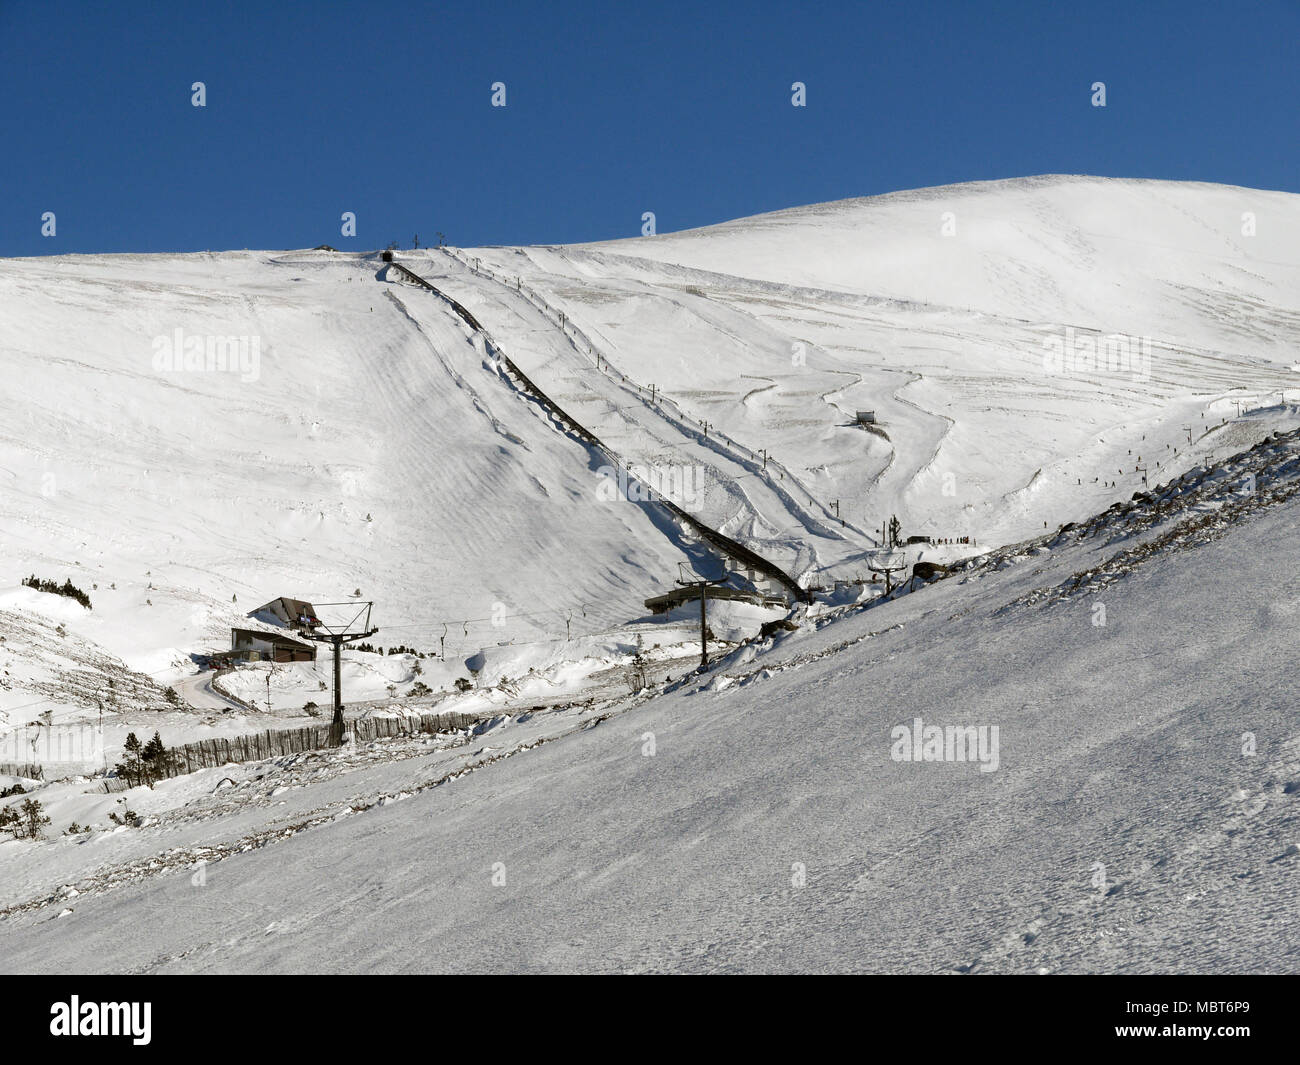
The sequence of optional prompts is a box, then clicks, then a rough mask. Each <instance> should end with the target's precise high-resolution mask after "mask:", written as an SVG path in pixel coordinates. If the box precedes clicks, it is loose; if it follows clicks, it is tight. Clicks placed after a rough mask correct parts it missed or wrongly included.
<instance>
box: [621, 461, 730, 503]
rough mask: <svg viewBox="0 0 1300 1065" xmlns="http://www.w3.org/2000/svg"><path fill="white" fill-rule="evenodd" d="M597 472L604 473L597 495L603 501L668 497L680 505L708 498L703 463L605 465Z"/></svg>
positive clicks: (632, 500)
mask: <svg viewBox="0 0 1300 1065" xmlns="http://www.w3.org/2000/svg"><path fill="white" fill-rule="evenodd" d="M596 473H597V474H598V475H599V476H600V480H599V482H598V483H597V485H596V498H597V499H599V500H600V501H601V502H603V503H612V502H613V501H614V500H616V499H626V500H628V501H629V502H632V503H644V502H647V501H649V500H652V499H667V500H668V501H669V502H672V503H676V504H677V505H678V506H695V505H698V504H699V503H700V501H701V500H702V499H703V498H704V467H703V466H638V465H636V464H633V465H631V466H628V467H619V468H618V469H615V468H614V467H613V466H602V467H600V469H598V470H597V471H596Z"/></svg>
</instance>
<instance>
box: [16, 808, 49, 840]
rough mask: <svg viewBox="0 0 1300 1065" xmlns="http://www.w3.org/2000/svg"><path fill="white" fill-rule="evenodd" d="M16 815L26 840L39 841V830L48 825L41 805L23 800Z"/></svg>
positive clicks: (47, 819)
mask: <svg viewBox="0 0 1300 1065" xmlns="http://www.w3.org/2000/svg"><path fill="white" fill-rule="evenodd" d="M18 814H19V820H20V821H21V822H22V831H23V835H25V836H26V837H27V838H28V839H40V838H41V829H43V828H44V827H45V826H46V825H48V824H49V823H50V819H49V818H48V817H46V816H45V811H44V810H43V809H42V808H41V804H40V803H39V802H38V801H37V800H36V799H24V800H23V804H22V806H20V807H19V808H18Z"/></svg>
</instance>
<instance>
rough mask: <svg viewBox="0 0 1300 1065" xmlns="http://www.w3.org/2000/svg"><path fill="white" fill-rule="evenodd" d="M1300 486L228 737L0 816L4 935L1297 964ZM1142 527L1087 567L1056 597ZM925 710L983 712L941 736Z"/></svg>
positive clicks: (82, 952)
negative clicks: (653, 642)
mask: <svg viewBox="0 0 1300 1065" xmlns="http://www.w3.org/2000/svg"><path fill="white" fill-rule="evenodd" d="M1246 473H1253V474H1254V475H1255V478H1256V480H1255V484H1254V487H1253V489H1252V490H1251V492H1250V493H1249V494H1245V493H1244V489H1243V488H1242V487H1241V486H1240V485H1239V484H1237V483H1236V482H1237V480H1238V478H1239V476H1244V475H1245V474H1246ZM1297 488H1300V434H1295V433H1292V434H1288V435H1286V436H1284V437H1279V438H1274V439H1271V440H1270V441H1267V442H1265V443H1263V444H1261V445H1260V447H1259V448H1257V449H1253V450H1252V451H1251V453H1250V454H1248V455H1243V456H1241V457H1240V458H1238V459H1237V460H1234V462H1233V463H1232V464H1230V466H1228V467H1225V468H1224V469H1223V470H1220V471H1214V470H1209V471H1201V472H1200V474H1197V475H1194V476H1192V477H1191V478H1189V479H1188V480H1187V481H1186V482H1185V483H1183V484H1180V485H1176V486H1171V487H1170V488H1168V489H1167V490H1165V491H1164V492H1163V493H1161V494H1160V495H1159V497H1158V500H1156V501H1158V502H1159V504H1160V507H1161V510H1160V512H1159V513H1158V514H1156V513H1154V512H1151V513H1147V512H1143V513H1139V510H1138V509H1135V510H1132V511H1129V512H1127V513H1119V512H1117V511H1116V512H1111V513H1109V514H1108V515H1103V516H1098V518H1097V519H1096V520H1094V521H1089V522H1086V523H1085V524H1084V526H1083V528H1082V529H1080V530H1066V531H1065V533H1063V534H1062V535H1060V536H1058V537H1056V538H1055V543H1054V544H1052V545H1048V544H1033V545H1025V546H1024V548H1023V550H1018V551H1015V552H1010V553H1007V554H1006V556H1005V557H1003V558H1000V559H998V560H996V561H995V562H992V564H990V565H986V566H980V565H979V564H978V563H975V562H972V563H971V569H970V570H967V571H964V572H963V573H961V574H958V575H955V576H953V577H949V578H948V579H945V580H942V581H939V582H938V583H936V584H934V585H932V586H929V587H926V588H924V589H921V590H918V591H916V592H914V593H912V594H910V595H907V596H905V597H903V598H901V599H899V600H897V601H895V602H889V603H878V604H876V605H873V606H870V607H868V608H865V609H862V608H853V609H848V610H844V611H841V612H839V613H838V614H835V615H832V616H827V617H824V618H822V619H821V620H820V621H814V620H813V619H811V618H805V620H804V624H802V626H801V627H800V628H799V629H798V630H797V631H796V632H793V633H789V634H786V635H784V636H782V637H780V638H778V639H773V640H767V641H762V642H759V643H755V644H752V645H750V646H748V647H746V648H744V649H743V650H742V651H740V652H738V653H737V654H735V655H733V656H732V657H731V658H730V659H729V660H728V661H726V662H724V663H721V664H720V665H719V666H718V667H717V668H716V669H715V670H714V671H713V672H712V673H710V674H708V675H706V676H703V677H692V678H687V679H685V680H678V681H677V682H676V683H674V684H671V685H667V686H657V687H656V689H655V690H654V691H653V692H651V693H647V694H646V695H642V696H639V697H634V698H633V697H624V698H622V699H618V700H612V701H610V702H608V703H606V704H605V705H604V706H601V707H592V708H588V709H587V710H585V711H577V710H574V709H569V710H565V711H557V712H555V713H553V714H536V715H525V716H523V717H521V718H519V719H518V720H503V721H501V722H499V723H498V724H497V725H496V726H495V727H493V728H489V729H487V730H486V731H484V732H482V733H480V734H479V735H475V736H469V737H464V738H462V739H460V740H453V741H452V745H451V746H447V745H445V744H434V743H432V742H430V741H427V740H426V741H425V745H424V746H422V747H421V746H419V745H417V744H407V745H406V746H401V745H397V746H394V747H393V748H392V749H391V750H390V751H389V752H388V753H387V754H385V753H384V752H383V751H382V750H380V749H379V748H378V746H372V747H371V748H369V749H359V750H357V751H338V752H332V753H330V754H329V755H322V756H320V757H319V758H315V759H306V760H304V759H289V760H281V761H280V762H277V763H263V764H262V765H260V766H256V767H253V766H245V767H239V768H238V769H237V770H234V771H233V772H234V776H233V778H232V779H231V780H229V781H226V782H224V783H225V785H229V786H227V787H224V790H223V782H222V781H221V780H220V779H219V778H221V777H222V776H225V775H229V774H230V772H231V771H230V770H226V769H223V770H206V771H204V772H203V773H200V774H196V775H195V777H193V778H187V779H183V780H180V781H172V782H169V784H168V786H167V787H166V788H160V789H159V791H158V792H148V791H147V789H143V788H142V789H137V792H134V793H132V794H131V795H130V796H128V797H127V798H128V800H129V801H130V802H132V803H136V804H137V808H139V804H141V803H145V804H148V805H146V806H144V807H143V809H144V810H145V812H146V813H147V814H149V816H148V817H147V818H146V821H145V824H144V827H142V828H139V829H134V830H119V831H118V832H116V833H110V834H104V833H97V834H96V835H95V836H93V837H92V838H91V840H90V841H89V842H85V843H83V842H80V841H77V840H73V839H68V838H65V839H62V840H59V841H57V842H55V843H53V844H30V843H25V844H6V845H0V863H4V864H3V866H2V868H3V869H4V871H5V874H6V875H5V877H4V878H3V881H0V882H3V883H5V884H7V885H11V886H10V887H8V888H7V889H6V896H7V897H6V899H5V901H6V902H7V903H8V905H9V910H8V915H7V916H6V917H5V918H4V919H3V920H0V943H3V951H4V955H5V957H6V959H7V961H8V964H9V966H10V967H11V968H12V969H14V970H15V971H54V972H59V971H70V970H76V971H80V970H93V971H98V970H105V971H120V970H128V971H148V972H203V971H222V972H229V971H235V972H255V971H256V972H265V971H275V972H302V971H311V972H315V971H331V972H333V971H367V972H369V971H382V972H420V971H434V970H437V971H486V970H494V971H501V970H507V971H515V970H523V971H541V970H563V971H592V970H596V971H607V970H609V971H637V972H645V971H665V970H672V971H682V970H685V971H697V972H719V971H728V972H735V971H746V972H750V971H791V970H793V971H810V972H838V971H886V972H893V971H909V972H916V971H927V972H940V973H943V972H948V973H954V972H962V973H966V972H976V973H981V972H1017V973H1045V972H1046V973H1062V972H1064V973H1073V972H1099V971H1107V972H1113V971H1123V972H1184V971H1191V972H1240V971H1246V970H1248V971H1252V972H1294V971H1295V970H1296V968H1297V966H1298V965H1300V938H1298V937H1297V934H1296V931H1295V930H1296V927H1297V917H1300V902H1297V899H1300V895H1297V893H1296V891H1295V877H1296V868H1297V863H1298V862H1300V835H1298V833H1300V806H1297V804H1298V803H1300V728H1298V727H1297V724H1296V721H1295V715H1294V699H1293V693H1294V678H1293V676H1292V672H1293V662H1294V658H1295V650H1296V637H1295V628H1294V624H1293V620H1294V617H1295V615H1296V613H1297V611H1298V610H1300V587H1297V585H1296V584H1295V582H1294V581H1289V580H1283V581H1279V578H1278V574H1279V573H1282V574H1289V573H1293V572H1294V571H1295V570H1296V568H1297V566H1298V565H1300V547H1298V546H1297V541H1296V538H1295V536H1294V535H1293V533H1294V528H1295V524H1296V520H1297V513H1298V512H1297V505H1298V503H1297V498H1296V495H1297ZM1156 501H1153V503H1152V506H1154V504H1155V502H1156ZM1246 501H1250V505H1245V502H1246ZM1144 505H1145V504H1144ZM1144 514H1145V517H1144V516H1143V515H1144ZM1207 515H1209V516H1210V520H1209V521H1207V520H1206V516H1207ZM1139 518H1141V519H1142V520H1140V521H1139V520H1137V519H1139ZM1067 534H1068V535H1067ZM1144 544H1145V545H1149V548H1150V549H1149V550H1145V551H1141V550H1138V549H1139V548H1141V547H1142V545H1144ZM1125 553H1128V554H1129V555H1131V559H1130V561H1131V564H1129V565H1126V566H1124V567H1122V568H1121V569H1118V570H1116V571H1115V572H1114V573H1113V579H1112V580H1111V581H1108V582H1106V583H1105V584H1104V585H1093V586H1090V587H1089V588H1088V589H1087V590H1086V594H1080V595H1079V596H1077V597H1073V596H1067V597H1065V598H1060V597H1054V598H1048V599H1044V598H1043V597H1041V596H1038V595H1036V594H1035V590H1037V589H1041V588H1053V587H1058V586H1062V585H1067V584H1068V582H1069V580H1070V578H1071V575H1074V574H1079V573H1087V572H1089V571H1092V570H1094V569H1097V568H1098V567H1102V566H1104V565H1105V564H1106V562H1107V560H1109V559H1113V558H1115V557H1117V556H1120V555H1125ZM991 561H992V560H991ZM936 726H937V727H939V728H940V729H942V730H950V729H953V728H962V729H972V730H976V731H977V732H978V733H979V734H980V738H979V742H978V744H975V743H973V744H972V746H971V747H970V748H968V749H963V747H962V746H961V745H960V743H958V744H956V745H953V744H952V743H951V741H949V746H948V747H947V748H946V750H945V748H944V745H943V743H939V744H938V746H936V747H933V748H931V747H930V742H931V740H930V737H929V735H928V734H927V733H926V732H925V730H926V728H933V727H936ZM900 729H902V730H904V732H903V735H902V737H900V731H899V730H900ZM914 730H919V735H916V734H914ZM914 752H921V754H922V757H920V758H914V757H912V755H913V754H914ZM963 752H964V753H963ZM957 753H962V754H963V757H962V758H957V757H955V755H956V754H957ZM931 754H940V755H941V757H939V758H932V757H930V755H931ZM943 755H946V756H943ZM66 801H69V802H71V801H72V800H71V798H69V799H68V800H66ZM81 801H82V802H83V806H82V809H83V810H84V809H89V808H90V807H91V806H93V803H95V802H99V803H101V806H100V807H98V808H95V809H94V810H92V813H93V814H94V815H95V816H97V817H98V816H102V815H103V813H104V808H108V809H111V808H112V806H111V803H112V799H111V797H105V796H100V797H99V798H98V799H96V798H95V797H94V796H87V797H85V798H83V800H81ZM160 911H165V912H166V913H167V914H168V917H169V919H168V920H167V921H166V922H162V923H159V922H156V921H155V920H153V919H152V918H151V915H156V914H157V913H158V912H160ZM55 914H59V915H60V916H61V919H59V920H57V921H52V920H50V918H52V917H53V916H54V915H55ZM146 927H148V928H150V929H151V930H152V931H151V933H150V935H148V936H143V935H140V934H139V930H140V929H142V928H146Z"/></svg>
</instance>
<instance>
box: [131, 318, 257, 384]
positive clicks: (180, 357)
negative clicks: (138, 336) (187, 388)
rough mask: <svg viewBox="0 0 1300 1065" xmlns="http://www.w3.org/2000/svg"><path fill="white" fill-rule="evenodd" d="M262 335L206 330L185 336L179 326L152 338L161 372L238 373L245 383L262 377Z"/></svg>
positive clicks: (156, 364) (155, 364) (154, 362)
mask: <svg viewBox="0 0 1300 1065" xmlns="http://www.w3.org/2000/svg"><path fill="white" fill-rule="evenodd" d="M261 366H262V338H261V337H260V336H257V335H252V336H222V335H220V334H213V333H205V334H193V335H190V336H186V335H185V332H184V330H182V329H180V328H179V327H178V328H176V329H173V330H172V331H171V333H170V334H163V335H161V336H156V337H154V338H153V368H154V369H155V370H157V371H158V372H159V373H237V374H239V379H240V380H241V381H243V382H245V383H247V382H249V381H256V380H257V379H258V377H259V376H261Z"/></svg>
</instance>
